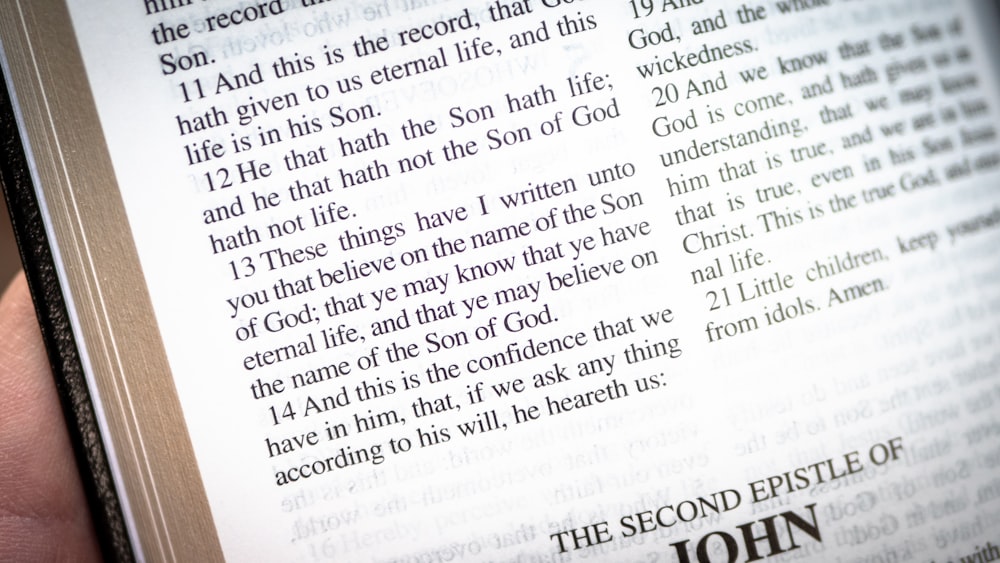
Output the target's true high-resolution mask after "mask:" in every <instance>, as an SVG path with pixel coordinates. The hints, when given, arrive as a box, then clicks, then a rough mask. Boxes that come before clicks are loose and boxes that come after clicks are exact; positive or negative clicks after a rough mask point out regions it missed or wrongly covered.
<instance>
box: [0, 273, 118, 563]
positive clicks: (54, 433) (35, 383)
mask: <svg viewBox="0 0 1000 563" xmlns="http://www.w3.org/2000/svg"><path fill="white" fill-rule="evenodd" d="M42 560H45V561H51V560H73V561H91V560H92V561H97V560H99V553H98V548H97V543H96V540H95V537H94V532H93V526H92V524H91V521H90V515H89V512H88V509H87V505H86V502H85V500H84V496H83V490H82V487H81V484H80V477H79V473H78V472H77V469H76V463H75V460H74V458H73V453H72V450H71V448H70V443H69V437H68V435H67V432H66V426H65V421H64V419H63V415H62V411H61V410H60V408H59V401H58V398H57V396H56V389H55V385H54V383H53V380H52V374H51V371H50V369H49V366H48V360H47V358H46V355H45V350H44V347H43V344H42V339H41V334H40V332H39V330H38V322H37V321H36V319H35V313H34V309H33V308H32V305H31V298H30V296H29V294H28V287H27V283H26V282H25V279H24V275H23V273H22V274H18V276H17V277H16V278H15V279H14V281H12V282H11V284H10V285H9V286H8V288H7V290H6V292H4V294H3V297H2V298H0V561H42Z"/></svg>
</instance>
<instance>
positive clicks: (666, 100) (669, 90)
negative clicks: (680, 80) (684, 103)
mask: <svg viewBox="0 0 1000 563" xmlns="http://www.w3.org/2000/svg"><path fill="white" fill-rule="evenodd" d="M652 92H653V94H654V95H656V107H660V106H665V105H667V104H673V103H676V102H677V100H679V99H681V98H680V93H679V92H678V91H677V86H675V85H674V84H673V83H672V82H668V83H667V84H666V85H665V86H664V87H663V88H660V87H659V86H654V87H653V90H652Z"/></svg>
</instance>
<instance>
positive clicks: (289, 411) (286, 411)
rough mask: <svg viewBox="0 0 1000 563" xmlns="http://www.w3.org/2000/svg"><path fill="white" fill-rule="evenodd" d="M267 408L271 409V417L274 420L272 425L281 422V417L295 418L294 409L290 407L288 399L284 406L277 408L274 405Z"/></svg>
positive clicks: (290, 403)
mask: <svg viewBox="0 0 1000 563" xmlns="http://www.w3.org/2000/svg"><path fill="white" fill-rule="evenodd" d="M267 410H269V411H271V419H272V420H274V425H275V426H277V425H279V424H281V419H282V418H287V419H288V420H295V409H294V408H292V402H291V401H289V402H287V403H285V406H284V407H283V408H282V409H281V411H280V412H279V410H278V409H277V408H275V407H273V406H272V407H267Z"/></svg>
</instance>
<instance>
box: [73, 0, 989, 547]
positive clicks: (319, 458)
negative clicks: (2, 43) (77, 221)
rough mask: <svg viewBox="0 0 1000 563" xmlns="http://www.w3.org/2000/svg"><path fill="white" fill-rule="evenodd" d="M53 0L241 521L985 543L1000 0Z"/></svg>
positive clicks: (570, 541)
mask: <svg viewBox="0 0 1000 563" xmlns="http://www.w3.org/2000/svg"><path fill="white" fill-rule="evenodd" d="M69 5H70V10H71V15H72V19H73V23H74V27H75V28H76V32H77V40H78V42H79V44H80V50H81V53H82V55H83V60H84V63H85V67H86V72H87V75H88V77H89V79H90V82H91V88H92V90H93V93H94V98H95V100H96V104H97V109H98V113H99V116H100V120H101V126H102V128H103V130H104V135H105V138H106V142H107V145H108V150H109V153H110V155H111V159H112V162H113V165H114V170H115V175H116V180H117V182H118V185H119V188H120V190H121V198H122V200H123V202H124V206H125V211H126V214H127V216H128V224H129V227H130V229H131V231H132V233H133V236H134V239H135V246H136V249H137V251H138V255H139V260H140V262H141V270H142V273H143V275H144V277H145V279H146V282H147V285H148V291H149V293H150V297H151V300H152V304H153V308H154V310H155V322H156V324H157V326H158V327H159V330H160V333H161V334H162V338H163V343H164V347H165V349H166V353H167V357H168V359H169V364H170V374H171V376H172V378H173V381H174V385H175V386H176V389H177V394H178V396H179V400H180V405H181V408H182V411H183V416H184V421H185V422H186V425H187V428H188V431H189V435H190V436H189V439H190V441H191V444H192V446H193V449H194V453H195V457H196V459H197V463H198V469H199V472H200V474H201V477H202V480H203V483H204V489H205V491H204V492H205V496H206V497H207V500H208V504H209V506H210V507H211V512H212V516H213V519H214V521H215V524H216V528H217V533H218V536H219V542H220V543H221V546H222V550H223V552H224V554H225V556H226V558H228V559H231V560H294V561H319V560H330V559H336V560H350V561H359V560H405V561H439V560H441V561H451V560H518V561H521V560H523V561H573V560H582V559H588V558H593V559H598V560H622V559H628V560H647V561H661V560H662V561H679V562H681V563H687V562H689V561H736V560H739V561H743V560H750V561H753V560H758V559H762V558H768V557H772V556H775V557H777V556H782V557H785V558H786V559H787V558H800V557H801V558H804V559H811V560H835V559H836V558H838V557H839V558H845V557H856V556H857V557H862V558H864V560H873V561H874V560H879V561H901V560H908V559H912V558H914V557H918V556H919V558H921V560H924V559H927V558H928V557H930V558H937V559H940V560H962V559H961V558H966V559H964V560H975V559H968V558H969V557H976V556H977V554H978V556H979V557H981V558H983V557H992V555H990V553H992V552H991V551H990V550H997V549H998V548H997V547H996V546H998V545H1000V534H998V532H997V529H998V523H1000V503H998V499H1000V480H998V479H997V464H998V463H1000V438H998V433H997V428H998V426H997V424H998V422H997V416H996V413H997V408H996V404H997V401H1000V380H998V379H997V373H998V372H997V370H998V361H1000V360H998V355H997V350H998V349H1000V347H998V339H1000V332H998V328H1000V323H998V319H1000V284H998V277H997V276H998V266H1000V263H998V260H997V253H996V250H995V247H996V245H997V243H998V235H997V226H998V224H1000V208H998V203H1000V194H998V192H997V190H996V189H995V186H996V184H997V182H998V181H1000V177H998V174H997V167H998V165H1000V149H998V143H997V138H996V122H997V118H996V111H997V109H996V103H997V99H998V96H997V81H996V72H995V71H996V68H997V64H996V60H995V59H993V57H994V55H995V52H996V45H995V43H993V42H992V40H991V38H992V37H993V36H994V35H995V31H996V28H995V23H996V22H994V21H992V20H991V19H990V17H991V14H990V13H989V12H988V11H986V10H984V9H983V8H982V7H981V6H977V5H973V4H972V3H962V2H957V3H955V2H927V1H915V0H914V1H902V0H901V1H893V2H879V3H868V2H850V1H842V2H834V1H832V0H767V1H748V2H747V1H737V2H701V1H670V0H629V1H619V2H595V1H590V2H584V1H581V0H577V1H570V0H520V1H518V0H508V1H505V0H496V1H492V2H472V3H456V2H432V1H418V0H381V1H374V2H367V1H356V2H355V1H343V2H340V1H331V2H324V1H317V0H294V1H292V0H270V1H268V0H261V1H257V2H235V1H229V0H227V1H221V2H198V1H193V0H186V1H185V0H147V1H145V2H136V3H132V4H131V5H129V6H120V5H117V4H116V5H112V3H110V2H106V1H93V0H87V1H86V2H84V1H82V0H71V1H70V2H69ZM87 345H88V343H87V342H84V343H83V346H84V347H86V346H87ZM130 377H135V378H142V377H144V375H143V374H141V373H137V374H132V375H130ZM147 441H150V442H155V441H156V439H155V438H150V437H147ZM159 446H161V447H169V444H168V443H166V444H159ZM151 447H152V446H151ZM164 502H169V498H167V499H166V500H165V501H164ZM137 549H139V550H140V552H141V553H145V550H147V549H150V546H143V545H140V546H138V547H137ZM983 554H986V555H983ZM982 560H989V559H982Z"/></svg>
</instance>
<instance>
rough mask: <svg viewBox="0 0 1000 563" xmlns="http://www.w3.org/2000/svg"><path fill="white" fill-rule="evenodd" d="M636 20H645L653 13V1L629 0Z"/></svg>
mask: <svg viewBox="0 0 1000 563" xmlns="http://www.w3.org/2000/svg"><path fill="white" fill-rule="evenodd" d="M629 4H630V5H631V6H632V13H633V14H635V18H636V19H638V18H644V17H646V16H649V15H652V13H653V0H629ZM642 12H645V13H642Z"/></svg>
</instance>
